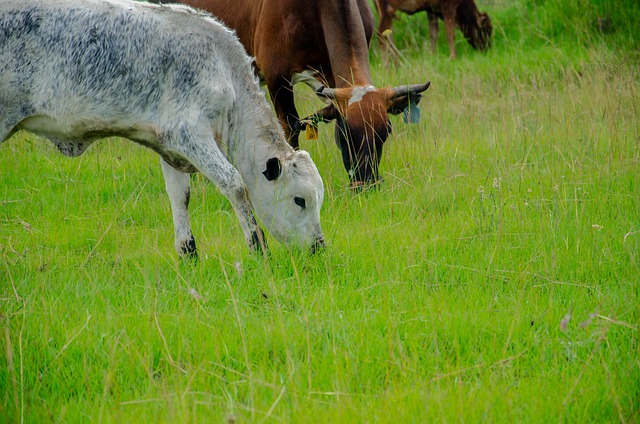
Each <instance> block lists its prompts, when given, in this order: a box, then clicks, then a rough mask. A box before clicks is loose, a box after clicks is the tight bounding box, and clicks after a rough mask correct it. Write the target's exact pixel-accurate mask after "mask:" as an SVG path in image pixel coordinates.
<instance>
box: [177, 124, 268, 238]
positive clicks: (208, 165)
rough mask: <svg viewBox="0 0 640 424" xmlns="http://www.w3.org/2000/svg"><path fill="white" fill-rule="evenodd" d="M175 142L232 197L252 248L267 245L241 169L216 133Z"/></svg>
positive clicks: (245, 236)
mask: <svg viewBox="0 0 640 424" xmlns="http://www.w3.org/2000/svg"><path fill="white" fill-rule="evenodd" d="M172 146H173V147H174V148H175V150H176V151H177V152H178V154H179V155H180V156H182V157H184V158H186V159H187V160H188V161H189V162H190V163H191V164H192V165H193V166H195V167H196V168H197V169H198V171H200V172H202V173H203V174H204V176H205V177H207V178H208V179H209V180H210V181H211V182H213V183H214V184H215V185H216V186H217V187H218V188H219V189H220V191H221V192H222V194H223V195H224V196H225V197H226V198H227V199H229V202H231V205H232V206H233V209H234V211H235V212H236V215H237V217H238V220H239V221H240V226H241V227H242V231H243V232H244V238H245V241H246V243H247V245H248V246H249V248H251V249H252V250H261V249H263V248H265V247H266V244H265V239H264V234H263V233H262V230H261V229H260V227H259V226H258V223H257V221H256V219H255V217H254V216H253V207H252V206H251V201H250V200H249V195H248V193H247V186H246V185H245V183H244V181H243V179H242V177H241V176H240V173H239V172H238V170H237V169H236V168H234V167H233V166H232V165H231V163H229V161H228V160H227V158H226V157H224V155H223V154H222V152H221V151H220V149H219V148H218V146H217V144H216V141H215V140H214V139H213V137H211V135H209V136H203V137H192V136H187V137H186V139H182V140H180V142H178V143H172ZM183 198H184V197H183ZM185 209H186V208H185Z"/></svg>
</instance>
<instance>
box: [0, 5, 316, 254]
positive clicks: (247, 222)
mask: <svg viewBox="0 0 640 424" xmlns="http://www.w3.org/2000/svg"><path fill="white" fill-rule="evenodd" d="M19 129H25V130H27V131H31V132H33V133H36V134H38V135H41V136H44V137H46V138H48V139H49V140H51V141H52V142H53V143H54V144H55V145H56V146H57V147H58V149H59V150H60V151H61V152H62V153H63V154H65V155H67V156H77V155H80V154H82V153H83V152H84V151H85V150H86V148H87V147H88V146H89V145H90V144H91V143H92V142H93V141H95V140H97V139H100V138H103V137H106V136H112V135H118V136H122V137H126V138H128V139H130V140H133V141H135V142H138V143H140V144H143V145H145V146H147V147H149V148H151V149H153V150H155V151H156V152H158V153H159V154H160V156H161V157H162V159H163V160H162V168H163V171H164V175H165V184H166V188H167V192H168V194H169V197H170V200H171V206H172V211H173V220H174V226H175V237H176V240H175V246H176V249H177V250H178V252H180V253H184V254H195V242H194V240H193V236H192V233H191V229H190V223H189V215H188V210H187V207H188V203H189V175H188V173H191V172H195V171H196V170H197V171H200V172H202V173H203V174H204V175H205V176H206V177H207V178H208V179H210V180H211V181H212V182H214V183H215V184H216V185H217V186H218V187H219V188H220V190H221V191H222V193H223V194H224V195H225V196H226V197H227V198H228V199H229V201H230V202H231V203H232V205H233V207H234V209H235V211H236V214H237V216H238V218H239V220H240V223H241V226H242V229H243V231H244V234H245V238H246V241H247V243H248V244H249V245H250V246H251V247H256V248H257V247H259V246H260V245H261V244H262V242H263V235H262V232H261V230H260V227H259V226H258V224H257V222H256V218H255V217H254V213H255V216H257V218H258V220H259V221H260V222H261V224H262V225H264V226H265V227H266V228H267V229H268V230H269V232H270V233H271V234H272V235H274V237H275V238H277V239H279V240H281V241H283V242H285V243H288V244H292V245H297V246H300V247H302V248H310V247H311V248H313V247H314V246H318V245H321V244H322V243H323V236H322V230H321V227H320V207H321V205H322V201H323V196H324V189H323V186H322V180H321V178H320V175H319V174H318V170H317V168H316V166H315V165H314V163H313V161H312V160H311V158H310V157H309V155H308V154H307V153H306V152H303V151H294V150H293V149H292V148H291V147H290V146H289V145H288V144H287V143H286V141H285V138H284V134H283V132H282V130H281V128H280V126H279V124H278V122H277V120H276V119H275V117H274V116H273V113H272V111H271V109H270V107H269V104H268V102H267V100H266V99H265V97H264V94H263V93H262V91H261V90H260V87H259V85H258V82H257V80H256V78H255V76H254V75H253V71H252V69H251V60H250V58H249V57H248V56H247V55H246V53H245V51H244V49H243V47H242V46H241V44H240V43H239V42H238V40H237V38H236V37H235V35H234V33H233V32H232V31H230V30H229V29H227V28H226V27H224V26H223V25H221V24H220V23H219V22H218V21H217V20H215V19H214V18H212V17H211V16H208V15H204V14H202V13H200V12H196V11H194V10H193V9H190V8H188V7H185V6H159V5H151V4H146V3H137V2H133V1H129V0H46V1H42V0H2V1H1V2H0V142H2V141H5V140H7V139H8V138H10V137H11V135H12V134H13V133H14V132H15V131H17V130H19ZM0 154H2V151H1V150H0Z"/></svg>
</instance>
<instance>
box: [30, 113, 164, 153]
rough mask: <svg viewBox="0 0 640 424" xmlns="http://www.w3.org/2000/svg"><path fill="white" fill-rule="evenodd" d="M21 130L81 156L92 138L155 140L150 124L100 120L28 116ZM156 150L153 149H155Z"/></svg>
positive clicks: (149, 142) (145, 142)
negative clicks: (114, 137) (115, 137)
mask: <svg viewBox="0 0 640 424" xmlns="http://www.w3.org/2000/svg"><path fill="white" fill-rule="evenodd" d="M18 129H23V130H26V131H29V132H32V133H34V134H37V135H39V136H41V137H44V138H47V139H49V140H51V141H52V142H53V144H55V145H56V147H57V148H58V149H59V150H60V152H62V154H64V155H65V156H69V157H75V156H79V155H81V154H82V153H83V152H84V151H85V150H86V149H87V148H88V147H89V146H90V145H91V143H93V142H94V141H96V140H98V139H101V138H105V137H112V136H117V137H124V138H128V139H130V140H134V141H137V142H139V143H141V144H143V145H145V146H149V147H153V146H156V145H157V143H158V136H157V131H156V129H155V127H154V126H153V125H150V124H149V125H144V124H132V125H127V124H123V123H118V122H102V121H93V120H79V119H55V118H51V117H49V116H45V115H38V116H31V117H29V118H26V119H24V120H23V121H22V122H20V124H18ZM154 150H155V149H154Z"/></svg>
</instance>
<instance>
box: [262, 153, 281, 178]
mask: <svg viewBox="0 0 640 424" xmlns="http://www.w3.org/2000/svg"><path fill="white" fill-rule="evenodd" d="M281 172H282V164H281V163H280V159H278V158H271V159H269V160H268V161H267V169H266V170H265V171H263V172H262V175H264V176H265V178H266V179H267V180H269V181H273V180H275V179H276V178H278V177H279V176H280V173H281Z"/></svg>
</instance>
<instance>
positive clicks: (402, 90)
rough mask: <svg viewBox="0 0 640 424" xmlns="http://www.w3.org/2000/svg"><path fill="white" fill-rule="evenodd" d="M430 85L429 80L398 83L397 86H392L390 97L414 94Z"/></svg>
mask: <svg viewBox="0 0 640 424" xmlns="http://www.w3.org/2000/svg"><path fill="white" fill-rule="evenodd" d="M430 85H431V81H427V82H426V83H424V84H409V85H400V86H398V87H394V88H392V91H393V95H392V98H396V97H402V96H407V95H412V94H413V95H414V96H415V95H416V94H420V93H422V92H423V91H425V90H426V89H427V88H429V86H430Z"/></svg>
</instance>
